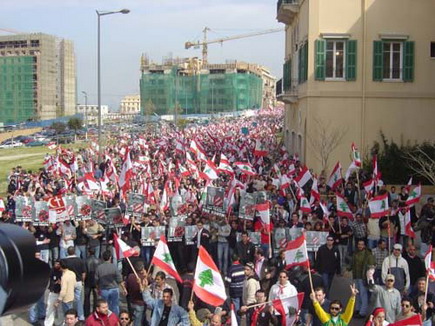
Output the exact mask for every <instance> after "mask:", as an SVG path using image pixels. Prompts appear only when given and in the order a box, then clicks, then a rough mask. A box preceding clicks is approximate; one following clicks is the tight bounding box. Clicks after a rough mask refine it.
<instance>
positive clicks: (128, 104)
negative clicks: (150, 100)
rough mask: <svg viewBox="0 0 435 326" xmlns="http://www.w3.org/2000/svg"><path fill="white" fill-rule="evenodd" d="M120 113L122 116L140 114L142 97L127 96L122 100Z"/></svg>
mask: <svg viewBox="0 0 435 326" xmlns="http://www.w3.org/2000/svg"><path fill="white" fill-rule="evenodd" d="M120 112H121V113H122V114H138V113H140V95H127V96H124V98H123V99H122V100H121V106H120Z"/></svg>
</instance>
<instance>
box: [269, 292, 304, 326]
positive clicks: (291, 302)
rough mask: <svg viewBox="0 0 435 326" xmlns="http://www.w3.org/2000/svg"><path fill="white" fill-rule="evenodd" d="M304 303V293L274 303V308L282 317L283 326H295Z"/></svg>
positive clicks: (276, 300)
mask: <svg viewBox="0 0 435 326" xmlns="http://www.w3.org/2000/svg"><path fill="white" fill-rule="evenodd" d="M303 301H304V293H303V292H302V293H298V294H297V295H295V296H292V297H285V298H279V299H275V300H273V301H272V304H273V307H274V308H275V310H276V311H278V312H279V314H280V315H281V324H280V325H282V326H293V325H294V323H295V322H296V318H297V316H298V314H299V311H300V310H301V307H302V302H303Z"/></svg>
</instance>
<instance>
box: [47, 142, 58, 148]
mask: <svg viewBox="0 0 435 326" xmlns="http://www.w3.org/2000/svg"><path fill="white" fill-rule="evenodd" d="M47 147H48V149H56V147H57V144H56V142H55V141H51V142H49V143H48V144H47Z"/></svg>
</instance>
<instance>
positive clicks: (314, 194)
mask: <svg viewBox="0 0 435 326" xmlns="http://www.w3.org/2000/svg"><path fill="white" fill-rule="evenodd" d="M316 200H317V201H320V192H319V187H318V181H317V178H313V185H312V186H311V196H310V204H314V201H316Z"/></svg>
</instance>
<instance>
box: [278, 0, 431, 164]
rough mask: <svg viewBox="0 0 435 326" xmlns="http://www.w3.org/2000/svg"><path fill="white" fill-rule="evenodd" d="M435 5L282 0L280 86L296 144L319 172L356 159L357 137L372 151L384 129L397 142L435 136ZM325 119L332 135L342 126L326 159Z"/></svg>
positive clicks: (288, 131)
mask: <svg viewBox="0 0 435 326" xmlns="http://www.w3.org/2000/svg"><path fill="white" fill-rule="evenodd" d="M433 12H435V2H434V1H432V0H420V1H417V2H415V1H408V0H327V1H325V0H279V1H278V2H277V20H278V21H279V22H281V23H284V24H285V25H286V44H285V45H286V46H285V58H284V61H285V63H284V67H283V78H282V80H280V81H279V82H278V83H277V94H278V99H279V100H281V101H283V102H284V103H285V107H286V115H285V127H284V140H285V144H286V146H287V148H288V149H289V150H290V152H292V153H298V154H299V156H300V157H301V159H302V160H303V161H304V162H305V163H306V164H307V165H308V166H309V167H312V168H313V169H314V170H315V171H316V172H320V171H321V170H322V169H323V168H327V169H329V170H330V169H331V167H332V165H334V164H335V163H336V161H337V160H340V162H341V163H342V165H343V166H346V165H347V164H348V163H350V145H351V143H352V142H355V143H356V144H357V145H358V146H359V148H360V150H361V151H362V154H363V155H364V154H368V152H369V150H370V148H371V147H372V145H373V144H374V142H375V141H380V140H381V136H380V134H381V132H382V133H383V134H384V135H385V136H386V137H387V138H388V139H391V140H394V141H395V142H396V143H399V144H400V143H407V142H410V143H421V142H423V141H434V140H435V132H434V129H433V125H434V123H435V87H434V85H435V20H434V19H433ZM325 126H327V130H328V132H329V134H326V135H327V136H331V135H332V134H334V133H341V134H342V138H341V139H340V141H339V143H338V146H337V147H336V148H335V149H334V150H333V151H332V152H331V153H330V158H329V164H328V166H326V167H325V166H323V164H322V163H321V162H320V160H319V158H318V155H316V154H317V153H318V151H319V141H318V140H319V138H321V137H322V135H321V134H320V132H319V130H321V129H322V127H325ZM324 135H325V134H324ZM326 138H328V137H326ZM316 140H317V141H316ZM316 143H317V145H316ZM345 168H346V167H345Z"/></svg>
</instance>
